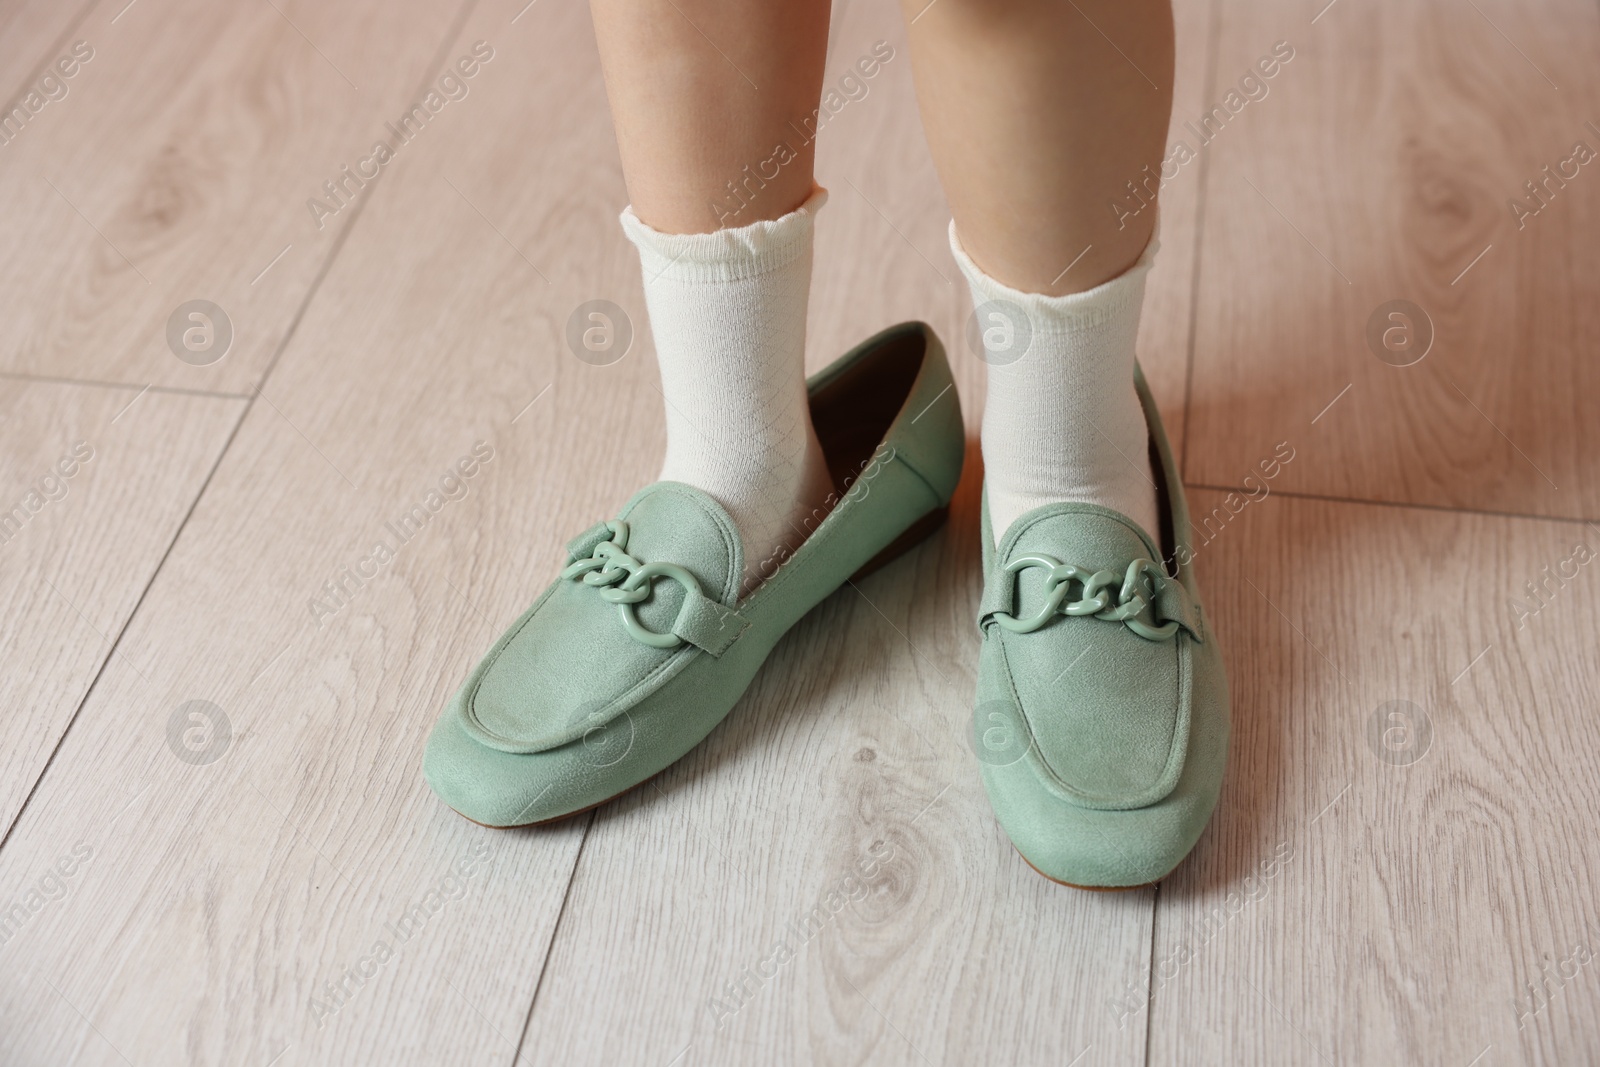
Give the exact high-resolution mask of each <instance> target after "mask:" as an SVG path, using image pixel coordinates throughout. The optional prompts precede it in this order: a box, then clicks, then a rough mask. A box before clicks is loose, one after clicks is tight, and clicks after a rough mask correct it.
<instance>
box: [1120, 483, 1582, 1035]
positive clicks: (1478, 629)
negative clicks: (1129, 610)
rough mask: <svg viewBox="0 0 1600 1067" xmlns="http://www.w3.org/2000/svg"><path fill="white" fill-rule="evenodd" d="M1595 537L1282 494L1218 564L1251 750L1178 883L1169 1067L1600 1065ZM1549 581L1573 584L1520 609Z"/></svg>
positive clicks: (1213, 588) (1250, 516)
mask: <svg viewBox="0 0 1600 1067" xmlns="http://www.w3.org/2000/svg"><path fill="white" fill-rule="evenodd" d="M1221 497H1222V494H1220V493H1209V492H1202V493H1198V494H1196V497H1195V504H1196V506H1197V507H1201V508H1209V507H1212V506H1215V505H1217V504H1218V503H1219V502H1220V500H1221ZM1579 543H1582V544H1585V545H1586V546H1588V549H1589V551H1588V552H1587V553H1579V554H1578V555H1579V556H1587V558H1588V559H1589V560H1590V562H1589V563H1587V564H1582V563H1579V562H1577V561H1576V559H1574V547H1575V545H1577V544H1579ZM1597 546H1600V540H1597V536H1596V531H1595V530H1594V529H1593V528H1592V527H1588V526H1585V525H1582V524H1578V523H1569V522H1552V521H1545V520H1523V519H1507V518H1501V517H1497V516H1482V515H1471V516H1464V515H1450V514H1441V513H1439V512H1436V511H1430V510H1420V509H1412V508H1397V507H1383V506H1376V505H1360V506H1357V505H1349V504H1333V503H1324V502H1319V501H1307V500H1297V499H1291V498H1283V499H1272V498H1268V499H1267V500H1265V501H1263V502H1261V503H1259V504H1254V505H1251V506H1250V507H1249V508H1247V509H1246V510H1245V511H1244V512H1242V513H1241V514H1240V515H1239V516H1238V518H1237V519H1236V520H1235V521H1234V525H1231V526H1229V527H1228V528H1226V529H1224V530H1223V531H1222V532H1221V533H1220V534H1219V535H1218V536H1217V538H1216V540H1215V542H1214V544H1213V545H1212V546H1208V547H1207V548H1206V549H1204V550H1202V552H1203V554H1202V557H1201V558H1202V560H1205V555H1204V553H1211V558H1210V559H1209V560H1205V565H1206V568H1207V569H1206V571H1205V572H1204V574H1203V581H1204V585H1205V590H1206V591H1207V593H1208V594H1209V596H1210V601H1211V603H1212V605H1213V608H1212V612H1213V615H1214V617H1215V619H1216V626H1217V631H1218V633H1219V635H1220V639H1221V640H1222V641H1223V643H1224V644H1223V647H1224V651H1225V653H1226V657H1227V664H1228V670H1229V676H1230V678H1231V679H1232V683H1233V689H1234V694H1235V695H1234V735H1233V743H1232V751H1231V755H1230V759H1231V764H1230V770H1229V776H1228V780H1227V784H1226V785H1225V787H1224V792H1223V797H1222V801H1221V804H1220V806H1219V808H1218V812H1217V816H1216V819H1215V820H1214V821H1213V823H1212V825H1211V827H1210V828H1209V829H1208V830H1207V832H1206V836H1205V837H1204V838H1203V839H1202V840H1201V843H1200V845H1199V847H1198V848H1197V850H1196V852H1195V854H1194V855H1193V856H1192V857H1191V858H1190V860H1189V862H1188V863H1187V864H1185V865H1184V866H1183V867H1181V868H1179V870H1178V872H1177V873H1176V874H1175V875H1173V877H1171V878H1169V879H1168V880H1167V881H1166V882H1165V883H1163V885H1162V887H1161V890H1160V903H1159V907H1158V909H1157V916H1158V917H1157V922H1156V944H1155V952H1154V955H1153V957H1152V959H1153V962H1154V974H1153V977H1152V979H1151V981H1152V988H1153V990H1154V994H1153V997H1152V998H1151V1001H1150V1003H1151V1004H1152V1007H1151V1008H1150V1009H1149V1010H1150V1012H1151V1014H1150V1016H1149V1021H1150V1041H1151V1045H1150V1058H1151V1062H1154V1063H1183V1064H1188V1063H1221V1062H1227V1063H1260V1062H1272V1063H1297V1064H1316V1063H1376V1062H1399V1061H1404V1062H1427V1063H1455V1064H1467V1063H1471V1062H1473V1061H1474V1059H1475V1057H1481V1059H1478V1061H1477V1062H1480V1063H1587V1062H1591V1061H1593V1060H1594V1059H1595V1057H1596V1056H1597V1055H1600V1013H1597V1012H1596V1011H1595V1007H1596V1005H1597V1004H1600V985H1597V984H1596V982H1595V976H1594V974H1593V965H1592V962H1591V963H1590V964H1589V965H1588V966H1587V967H1585V966H1584V965H1583V964H1582V963H1581V962H1573V960H1572V957H1573V953H1574V949H1575V948H1578V947H1580V946H1582V947H1586V948H1587V950H1588V954H1590V955H1592V953H1593V952H1594V950H1595V949H1596V948H1597V947H1600V929H1597V926H1596V921H1597V919H1600V913H1597V912H1596V909H1595V907H1594V901H1595V894H1596V882H1597V880H1600V851H1597V850H1596V848H1595V847H1594V844H1593V822H1594V812H1595V811H1597V810H1600V791H1597V789H1596V786H1595V781H1594V775H1593V773H1592V764H1593V757H1592V753H1593V752H1594V751H1595V748H1596V746H1597V745H1600V726H1597V724H1596V720H1595V717H1594V715H1593V714H1592V712H1593V707H1594V693H1595V690H1596V686H1597V685H1600V665H1597V664H1596V662H1595V659H1594V656H1593V655H1592V650H1593V648H1594V645H1595V642H1596V640H1600V610H1597V608H1596V603H1597V601H1596V596H1595V593H1596V590H1597V589H1600V575H1597V572H1596V568H1595V565H1594V560H1595V554H1594V549H1595V548H1596V547H1597ZM1563 560H1572V562H1571V563H1570V564H1569V565H1567V566H1566V567H1565V568H1562V561H1563ZM1351 561H1360V567H1359V572H1358V573H1359V577H1357V576H1356V573H1353V572H1352V571H1351V567H1350V563H1351ZM1547 566H1548V567H1552V568H1558V569H1564V570H1566V571H1569V572H1573V573H1572V574H1571V577H1570V578H1567V579H1562V580H1561V581H1559V582H1550V583H1548V585H1547V588H1548V590H1549V591H1548V592H1547V593H1546V594H1545V595H1544V597H1543V598H1542V599H1543V600H1544V602H1545V606H1544V607H1542V608H1540V609H1539V610H1538V611H1537V612H1536V613H1530V612H1519V611H1517V610H1516V609H1515V608H1514V607H1513V606H1512V605H1513V604H1514V603H1516V602H1519V601H1520V602H1523V603H1525V604H1529V605H1533V606H1537V604H1538V602H1537V601H1529V599H1528V594H1527V592H1526V589H1525V583H1527V582H1534V583H1539V582H1541V581H1544V580H1545V579H1544V578H1543V571H1544V568H1545V567H1547ZM1558 577H1559V575H1558ZM1530 610H1531V609H1530ZM1395 701H1405V702H1408V704H1409V705H1410V706H1409V707H1407V706H1396V705H1394V704H1393V702H1395ZM1386 709H1387V710H1386ZM1391 713H1392V715H1393V716H1397V717H1392V716H1391ZM1375 718H1376V719H1378V723H1377V725H1375V724H1374V719H1375ZM1563 961H1565V962H1563ZM1563 972H1564V977H1563V976H1562V974H1563ZM1529 983H1532V984H1534V985H1535V986H1536V987H1538V988H1539V990H1541V992H1540V993H1539V994H1538V996H1537V997H1532V998H1531V997H1530V993H1529V991H1528V989H1527V986H1528V984H1529ZM1519 1002H1520V1004H1521V1006H1520V1007H1519ZM1130 1007H1131V1008H1132V1009H1133V1011H1134V1012H1135V1014H1137V1015H1138V1016H1140V1017H1143V1014H1144V1008H1143V999H1142V998H1136V999H1135V1001H1134V1002H1133V1003H1132V1004H1131V1005H1130ZM1486 1049H1487V1050H1489V1051H1488V1052H1487V1054H1485V1050H1486Z"/></svg>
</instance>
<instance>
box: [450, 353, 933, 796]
mask: <svg viewBox="0 0 1600 1067" xmlns="http://www.w3.org/2000/svg"><path fill="white" fill-rule="evenodd" d="M808 388H809V391H810V397H811V417H812V422H813V424H814V425H815V427H816V431H817V437H818V439H819V440H820V441H821V444H822V449H823V452H824V454H825V455H826V457H827V461H828V469H829V472H830V473H831V474H832V476H833V481H834V484H835V485H836V486H837V487H838V493H837V494H836V500H837V503H835V504H834V506H833V507H832V510H831V511H829V512H828V513H827V515H826V516H825V517H823V516H819V517H818V518H819V521H818V522H817V523H816V526H815V529H813V530H812V532H811V533H810V536H808V537H807V538H806V539H805V541H804V542H802V543H801V545H800V546H799V548H797V549H796V550H795V551H794V553H793V554H792V555H790V556H789V557H788V558H787V559H786V560H784V561H783V562H782V564H781V565H780V566H778V567H777V569H776V572H775V573H773V574H771V575H770V576H769V577H767V578H766V580H765V581H763V582H762V583H761V584H760V585H759V586H757V587H756V588H755V589H754V590H753V591H752V592H751V593H750V594H749V595H748V596H746V597H744V598H743V599H739V598H738V596H737V591H738V587H739V584H740V580H741V577H742V575H743V573H744V559H743V550H742V548H741V545H740V540H739V535H738V532H737V531H736V530H735V529H734V525H733V522H732V521H731V520H730V519H729V518H728V515H727V512H725V511H724V510H723V508H722V507H721V505H719V504H718V503H717V502H716V501H715V500H713V499H712V498H711V497H710V496H708V495H706V494H705V493H703V492H701V491H700V490H699V489H695V488H693V487H692V486H688V485H684V484H681V483H677V482H657V483H655V484H653V485H649V486H646V487H645V488H644V489H641V490H640V491H639V492H638V493H636V494H634V496H633V498H632V499H631V500H630V501H628V503H627V504H626V505H625V506H624V507H623V509H622V511H621V512H620V513H619V514H618V516H617V518H616V519H614V520H612V521H610V522H605V523H601V524H599V525H597V526H595V527H593V528H591V529H589V530H586V531H584V532H583V533H582V534H579V535H578V537H576V538H575V539H574V540H573V541H572V542H571V543H570V544H569V545H568V546H567V550H568V561H567V565H566V567H565V568H564V569H563V570H562V573H561V575H560V577H558V578H557V579H556V580H555V581H554V582H552V583H551V584H550V586H549V588H547V589H546V590H545V591H544V594H543V595H542V596H540V597H539V599H538V600H537V601H535V603H534V605H533V606H532V607H531V608H529V609H528V610H527V611H526V612H524V613H523V615H522V617H521V618H519V619H518V620H517V621H516V622H515V623H514V624H513V625H512V626H511V628H510V629H509V630H507V631H506V632H505V634H504V635H502V636H501V638H500V639H499V640H498V641H496V642H495V644H494V647H493V648H491V649H490V650H489V652H488V654H487V655H486V656H484V658H483V660H482V661H481V662H480V663H479V664H478V665H477V667H475V668H474V669H473V671H472V673H471V675H470V676H468V678H467V680H466V683H465V684H464V685H463V686H462V687H461V689H460V691H459V692H457V693H456V695H455V696H454V698H452V699H451V701H450V704H449V706H448V707H446V708H445V710H444V714H443V715H442V716H441V717H440V719H439V722H438V724H437V725H436V726H435V727H434V731H433V735H432V736H431V737H430V738H429V740H428V747H427V751H426V753H425V755H424V757H423V764H422V766H423V772H424V774H425V775H426V776H427V779H428V783H429V785H431V786H432V787H433V790H434V792H435V793H437V794H438V795H439V796H440V797H441V798H442V799H443V800H444V802H445V803H446V804H449V805H450V806H451V807H452V808H454V809H455V810H456V811H458V812H460V813H461V814H462V815H465V816H466V817H467V818H469V819H472V820H473V821H475V822H479V823H482V824H484V825H487V826H520V825H526V824H529V823H540V822H549V821H551V820H554V819H560V818H564V817H566V816H568V815H574V814H577V813H579V812H582V811H587V810H588V809H590V808H592V807H595V806H597V805H599V804H601V803H604V802H605V801H607V800H609V799H611V798H612V797H615V796H617V795H618V794H620V793H623V792H626V791H627V790H628V789H631V788H632V787H633V786H636V785H638V784H639V783H641V782H643V781H645V780H646V779H648V778H650V777H651V776H653V775H655V774H656V773H658V772H659V771H661V770H663V769H664V768H666V767H667V766H669V765H670V764H672V763H673V762H674V761H676V760H677V759H678V758H679V757H681V756H683V755H684V754H685V753H687V752H688V751H689V750H690V749H691V748H693V747H694V746H695V745H697V744H699V743H700V741H701V740H702V739H703V738H704V737H705V736H706V735H707V734H708V733H710V732H711V730H712V728H713V727H715V726H716V725H717V724H718V723H719V722H721V721H722V719H723V718H724V717H725V716H726V715H727V714H728V712H729V711H730V710H731V709H732V708H733V705H734V703H735V702H737V701H738V699H739V697H740V695H741V694H743V693H744V691H745V689H746V688H747V687H748V686H749V684H750V681H751V679H752V678H754V677H755V673H756V671H757V670H758V669H759V668H760V667H761V664H762V662H763V661H764V660H765V659H766V658H767V655H768V653H770V652H771V651H772V648H773V646H774V645H775V644H776V643H777V641H778V639H779V638H780V637H782V636H783V634H784V633H785V631H787V630H788V629H789V627H791V626H793V625H794V624H795V623H796V622H797V621H798V620H799V619H800V617H801V616H803V615H804V614H805V613H806V612H808V611H810V610H811V609H812V608H813V607H815V606H816V605H817V604H818V603H819V602H820V601H822V600H823V598H825V597H826V596H828V594H830V593H832V592H833V591H834V590H835V589H837V588H838V587H839V586H840V585H842V584H843V583H844V582H845V581H846V580H847V579H848V578H850V577H851V576H852V575H854V574H856V573H858V572H862V571H864V570H869V569H871V568H872V567H875V566H878V565H881V564H882V563H884V562H887V560H889V559H891V558H893V557H894V556H895V555H897V554H898V553H900V552H903V551H905V550H906V549H907V548H910V547H911V546H912V545H914V544H915V543H916V542H917V541H919V540H920V539H922V538H923V537H925V536H926V535H927V534H929V533H931V532H932V531H933V530H934V529H936V528H937V526H938V525H939V523H940V522H941V521H942V520H943V518H944V516H945V513H946V507H947V505H948V504H949V501H950V496H951V494H952V493H954V492H955V488H956V482H957V481H958V480H959V479H960V477H961V463H962V458H963V455H964V450H965V441H964V435H963V431H962V421H961V408H960V404H959V401H958V400H957V398H956V392H955V389H954V388H953V382H952V379H951V376H950V367H949V364H948V363H947V362H946V360H945V354H944V348H943V346H942V345H941V344H940V343H939V340H938V338H937V337H936V336H935V335H934V333H933V331H932V329H930V328H929V327H928V326H926V325H925V324H923V323H904V324H901V325H899V326H895V327H892V328H890V329H888V330H885V331H884V332H882V333H880V334H878V335H877V336H876V337H873V338H871V339H869V340H867V341H865V342H863V343H862V344H860V345H858V346H857V347H856V348H854V349H853V350H851V351H850V352H849V353H847V354H846V355H845V356H843V357H841V358H840V359H839V360H838V361H837V362H835V363H834V364H833V365H832V366H830V367H828V368H827V369H826V370H824V371H822V372H821V373H819V374H817V375H816V376H814V377H813V378H811V379H810V381H809V382H808ZM808 525H809V524H808Z"/></svg>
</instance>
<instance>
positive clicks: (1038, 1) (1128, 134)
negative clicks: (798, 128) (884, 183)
mask: <svg viewBox="0 0 1600 1067" xmlns="http://www.w3.org/2000/svg"><path fill="white" fill-rule="evenodd" d="M926 3H927V0H903V6H904V8H905V11H906V17H907V19H908V20H909V19H912V18H915V19H916V21H915V22H913V23H912V24H911V26H910V36H911V64H912V71H913V73H914V75H915V77H916V83H917V98H918V100H919V102H920V104H921V107H922V123H923V126H924V127H925V128H926V130H927V135H928V146H929V148H930V149H931V150H932V152H933V159H934V163H935V165H936V166H937V167H938V170H939V178H940V180H941V181H942V182H943V184H944V189H945V194H946V195H947V196H948V197H949V200H950V210H951V213H952V214H953V215H954V216H955V220H956V229H957V230H958V231H959V232H960V234H961V242H962V245H963V246H964V247H965V249H966V251H967V254H968V255H970V256H971V257H972V259H973V260H974V261H975V262H976V263H977V264H978V266H980V267H982V268H983V270H984V271H985V272H986V273H987V274H989V275H990V276H992V277H994V278H996V279H998V280H999V281H1001V282H1004V283H1005V284H1006V285H1008V286H1011V287H1012V288H1015V289H1020V290H1022V291H1024V292H1029V293H1044V294H1049V295H1059V294H1063V293H1075V292H1081V291H1082V290H1085V289H1089V288H1091V287H1093V286H1095V285H1098V284H1100V283H1101V282H1104V281H1106V280H1107V279H1109V278H1112V277H1115V276H1116V275H1118V274H1120V273H1121V272H1123V271H1124V270H1126V269H1127V268H1128V267H1129V266H1131V265H1132V264H1133V263H1134V261H1135V260H1137V259H1138V258H1139V253H1140V252H1142V251H1143V250H1144V247H1145V245H1146V244H1147V243H1148V242H1149V240H1150V234H1151V231H1152V228H1153V226H1154V224H1155V211H1154V209H1146V210H1144V211H1141V212H1139V213H1138V214H1137V215H1135V216H1133V217H1132V218H1127V219H1125V220H1123V222H1124V223H1125V225H1121V226H1119V222H1118V218H1117V214H1116V213H1115V212H1113V211H1112V210H1111V208H1110V207H1109V206H1108V205H1109V203H1110V202H1111V201H1112V200H1113V199H1123V198H1128V197H1129V194H1128V188H1127V183H1128V182H1129V181H1134V182H1136V183H1138V182H1139V181H1140V179H1141V172H1142V171H1143V169H1144V167H1145V166H1146V165H1149V166H1150V168H1151V171H1152V173H1158V172H1159V171H1160V169H1161V157H1162V143H1163V141H1164V139H1165V137H1166V132H1167V122H1168V120H1169V118H1170V117H1171V114H1172V79H1173V31H1172V7H1171V3H1170V0H1129V2H1120V0H935V2H934V3H933V5H932V6H929V7H925V6H924V5H925V4H926ZM1130 199H1131V198H1130ZM1133 202H1134V203H1137V201H1133ZM1086 247H1087V248H1089V251H1088V252H1087V253H1086V254H1084V255H1083V258H1082V259H1081V260H1078V262H1077V264H1076V265H1075V266H1073V268H1072V269H1071V270H1070V271H1066V273H1065V274H1063V273H1062V272H1063V270H1064V268H1065V267H1066V266H1067V265H1068V264H1069V263H1071V262H1072V261H1073V259H1074V258H1076V257H1077V256H1078V255H1079V254H1080V253H1082V252H1083V250H1084V249H1085V248H1086Z"/></svg>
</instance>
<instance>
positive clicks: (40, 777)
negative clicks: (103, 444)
mask: <svg viewBox="0 0 1600 1067" xmlns="http://www.w3.org/2000/svg"><path fill="white" fill-rule="evenodd" d="M249 413H250V405H249V403H248V402H246V404H245V406H244V408H243V409H242V410H241V411H240V412H239V417H238V418H236V419H235V420H234V422H233V429H231V430H229V431H228V439H227V440H226V441H224V442H223V443H222V447H221V448H220V449H218V450H217V458H216V459H214V460H212V461H211V469H210V470H208V471H207V472H206V476H205V479H204V480H203V481H202V482H201V483H200V488H199V489H197V490H196V491H195V494H194V499H193V500H191V501H190V502H189V507H188V510H186V511H185V512H184V513H183V518H182V519H180V520H179V521H178V528H177V529H175V530H174V531H172V537H171V538H170V539H169V540H168V541H167V547H166V548H165V549H164V550H163V551H162V553H161V558H160V559H159V560H157V561H156V565H155V567H154V568H152V569H151V571H150V577H149V578H147V579H146V580H145V583H144V588H143V589H141V590H139V598H138V599H137V600H135V601H134V603H133V609H132V610H131V611H129V612H128V616H127V618H125V619H123V620H122V625H121V626H120V627H119V628H118V629H117V635H116V636H115V637H114V638H112V639H111V644H110V647H108V648H107V649H106V654H105V658H104V659H102V660H101V661H100V666H99V667H98V668H96V669H95V672H94V679H93V680H92V681H91V682H90V683H89V686H88V688H87V689H85V690H84V691H83V696H82V697H81V698H79V700H78V706H77V707H75V708H73V709H72V715H71V717H69V718H68V719H67V723H66V725H65V726H64V727H62V729H61V733H60V734H58V735H57V736H56V743H55V745H53V746H52V747H51V749H50V755H49V756H47V757H46V758H45V761H44V764H43V765H42V766H41V767H40V768H39V773H38V774H37V775H36V776H35V777H34V779H33V784H32V785H31V786H29V787H28V795H27V796H25V797H23V798H22V803H21V804H19V805H18V806H17V813H16V814H15V815H14V816H12V818H11V822H10V824H9V825H7V826H6V830H5V833H4V834H0V855H3V854H4V852H5V847H6V845H7V843H9V842H10V840H11V835H12V833H13V832H14V831H15V830H16V828H17V827H18V826H19V825H20V824H21V823H22V817H23V815H25V814H26V813H27V811H28V806H29V805H30V804H32V803H33V798H34V795H35V794H37V793H38V792H39V786H40V785H41V784H42V783H43V782H44V779H45V776H46V775H48V774H49V773H50V768H51V766H53V765H54V764H55V761H56V756H57V755H59V754H60V752H61V746H62V745H64V744H66V741H67V735H68V734H70V733H72V727H73V725H74V724H75V723H76V722H77V721H78V716H80V715H82V714H83V709H84V708H85V707H86V706H87V705H88V703H89V699H90V697H92V696H93V695H94V691H95V689H96V687H98V686H99V684H100V679H101V678H103V677H104V676H105V673H106V668H107V667H108V666H110V665H111V660H112V657H114V656H115V655H116V654H117V650H118V649H119V648H120V647H121V646H122V639H123V637H124V636H126V634H127V632H128V630H129V629H130V628H131V627H132V626H133V620H134V619H136V618H138V615H139V609H140V608H141V607H143V606H144V602H145V598H146V597H148V596H149V595H150V590H151V589H153V588H154V587H155V584H156V578H158V577H159V576H160V574H161V571H162V568H163V567H165V566H166V564H167V559H168V558H169V557H170V556H171V555H172V550H173V548H174V547H176V545H177V544H178V538H180V537H182V536H183V531H184V529H185V528H186V527H187V526H188V525H189V519H190V518H191V517H192V516H193V515H194V512H195V509H196V508H198V507H199V506H200V501H201V499H202V498H203V497H204V496H205V493H206V488H207V487H208V486H210V484H211V479H212V478H214V477H216V474H217V471H218V470H220V469H221V468H222V460H223V457H225V456H226V455H227V454H228V449H229V447H231V446H232V444H233V441H234V438H236V437H237V436H238V435H239V429H240V428H241V427H242V426H244V420H245V417H246V416H247V415H249Z"/></svg>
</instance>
